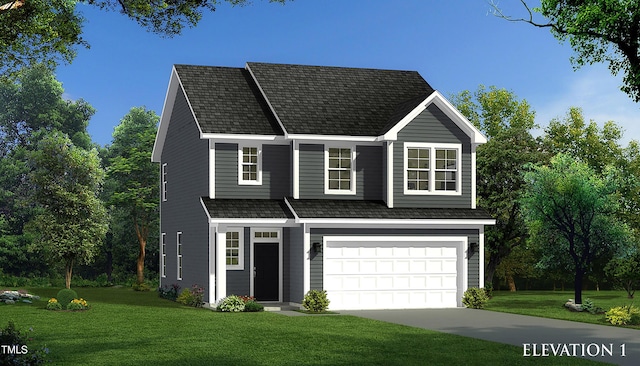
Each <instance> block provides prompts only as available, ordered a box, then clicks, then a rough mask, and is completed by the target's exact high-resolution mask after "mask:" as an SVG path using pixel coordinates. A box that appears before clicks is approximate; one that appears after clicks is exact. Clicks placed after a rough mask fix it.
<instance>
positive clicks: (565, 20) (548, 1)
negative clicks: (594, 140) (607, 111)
mask: <svg viewBox="0 0 640 366" xmlns="http://www.w3.org/2000/svg"><path fill="white" fill-rule="evenodd" d="M520 1H521V3H522V4H523V5H524V7H525V9H526V11H527V13H528V16H527V17H524V18H517V17H512V16H509V15H505V14H504V13H503V12H502V11H501V9H500V8H499V7H498V6H497V4H496V3H495V2H491V4H492V5H493V9H494V11H495V14H496V15H498V16H500V17H502V18H505V19H508V20H511V21H520V22H526V23H529V24H532V25H534V26H536V27H541V28H549V29H550V30H551V33H552V34H553V35H554V37H556V38H557V39H559V40H561V41H565V40H568V41H569V44H570V45H571V48H573V51H574V52H575V55H574V56H573V57H572V58H571V62H572V64H573V65H574V67H575V68H580V67H582V66H584V65H586V64H594V63H601V62H605V63H608V65H609V70H610V71H611V73H612V74H614V75H617V74H618V73H619V72H622V73H623V74H624V76H623V85H622V87H621V90H622V91H623V92H625V93H626V94H628V95H629V96H630V97H631V98H632V99H633V100H634V101H636V102H638V101H640V2H638V1H637V0H585V1H573V0H541V1H540V6H539V7H536V8H531V7H529V5H528V4H527V2H526V1H524V0H520ZM534 13H537V14H540V15H541V16H542V17H544V18H546V21H542V20H541V21H537V20H534Z"/></svg>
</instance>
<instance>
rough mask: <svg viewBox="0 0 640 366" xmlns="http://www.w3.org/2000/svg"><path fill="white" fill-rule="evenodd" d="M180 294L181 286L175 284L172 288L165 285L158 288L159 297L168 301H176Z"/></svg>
mask: <svg viewBox="0 0 640 366" xmlns="http://www.w3.org/2000/svg"><path fill="white" fill-rule="evenodd" d="M179 293H180V285H178V284H177V283H174V284H173V285H171V286H167V285H164V286H162V287H158V295H159V296H160V297H161V298H163V299H167V300H171V301H176V299H177V298H178V294H179Z"/></svg>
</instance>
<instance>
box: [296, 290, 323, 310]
mask: <svg viewBox="0 0 640 366" xmlns="http://www.w3.org/2000/svg"><path fill="white" fill-rule="evenodd" d="M329 302H330V301H329V299H327V291H325V290H310V291H309V292H307V293H306V294H305V295H304V299H303V300H302V306H303V307H304V308H305V309H307V311H311V312H314V313H321V312H323V311H326V310H327V308H329Z"/></svg>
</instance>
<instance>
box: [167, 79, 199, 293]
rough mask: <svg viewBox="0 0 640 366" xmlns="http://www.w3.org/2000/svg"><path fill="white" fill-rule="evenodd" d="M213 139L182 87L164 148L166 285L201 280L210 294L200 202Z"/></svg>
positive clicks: (192, 282) (182, 285)
mask: <svg viewBox="0 0 640 366" xmlns="http://www.w3.org/2000/svg"><path fill="white" fill-rule="evenodd" d="M208 146H209V145H208V142H207V141H206V140H201V139H200V132H199V130H198V127H197V126H196V123H195V121H194V119H193V116H192V114H191V111H190V109H189V106H188V104H187V101H186V99H185V96H184V94H183V93H182V91H181V90H179V91H178V95H177V97H176V101H175V105H174V108H173V111H172V114H171V120H170V122H169V129H168V130H167V136H166V140H165V144H164V146H163V149H162V157H161V164H163V163H166V164H167V201H166V202H161V209H160V212H161V215H160V219H161V229H160V231H161V232H164V233H166V234H167V237H166V239H167V276H166V278H162V279H161V285H170V284H173V283H178V284H179V285H180V286H181V287H182V288H187V287H191V286H192V285H193V284H198V285H199V286H203V287H204V288H205V292H204V294H205V298H204V301H206V302H208V301H209V299H208V294H209V289H208V287H209V245H208V243H209V225H208V223H207V216H206V214H205V212H204V209H203V208H202V205H201V204H200V197H201V196H204V195H207V194H208V189H209V188H208V186H209V177H208V174H209V169H208V163H209V153H208V148H209V147H208ZM178 231H181V232H182V262H183V270H182V273H183V274H182V280H181V281H179V280H177V253H176V251H177V246H176V233H177V232H178Z"/></svg>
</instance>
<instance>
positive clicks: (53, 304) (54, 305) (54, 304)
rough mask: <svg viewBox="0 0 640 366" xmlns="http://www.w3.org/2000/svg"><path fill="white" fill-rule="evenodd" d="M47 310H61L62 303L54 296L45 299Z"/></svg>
mask: <svg viewBox="0 0 640 366" xmlns="http://www.w3.org/2000/svg"><path fill="white" fill-rule="evenodd" d="M47 310H62V304H61V303H59V302H58V300H57V299H56V298H55V297H52V298H50V299H49V301H47Z"/></svg>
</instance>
